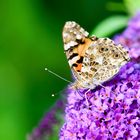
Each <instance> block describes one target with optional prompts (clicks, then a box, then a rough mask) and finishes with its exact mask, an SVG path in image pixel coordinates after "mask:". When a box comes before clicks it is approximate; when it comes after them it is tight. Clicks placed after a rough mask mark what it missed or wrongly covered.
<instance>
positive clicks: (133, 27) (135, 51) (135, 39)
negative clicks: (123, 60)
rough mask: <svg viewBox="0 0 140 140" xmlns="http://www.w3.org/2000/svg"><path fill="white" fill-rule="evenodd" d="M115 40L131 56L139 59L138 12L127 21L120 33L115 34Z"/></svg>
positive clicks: (139, 14) (139, 33)
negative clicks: (126, 49) (125, 26)
mask: <svg viewBox="0 0 140 140" xmlns="http://www.w3.org/2000/svg"><path fill="white" fill-rule="evenodd" d="M115 42H118V43H121V44H122V45H124V46H125V47H126V48H128V50H129V54H130V56H131V58H133V59H138V60H139V61H140V13H138V14H137V15H136V16H135V17H133V18H132V19H131V20H130V21H129V23H128V27H127V28H126V29H125V31H124V32H123V33H122V34H120V35H117V36H115Z"/></svg>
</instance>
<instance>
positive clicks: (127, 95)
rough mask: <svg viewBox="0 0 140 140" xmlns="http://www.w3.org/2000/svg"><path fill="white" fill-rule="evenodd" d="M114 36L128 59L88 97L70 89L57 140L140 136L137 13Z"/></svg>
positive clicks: (124, 139) (125, 139)
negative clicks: (120, 32) (63, 119)
mask: <svg viewBox="0 0 140 140" xmlns="http://www.w3.org/2000/svg"><path fill="white" fill-rule="evenodd" d="M114 40H115V42H116V43H121V44H122V45H123V46H124V47H126V48H127V49H128V50H129V54H130V57H131V61H130V62H129V63H127V64H126V65H125V66H123V67H122V68H121V70H120V72H119V73H118V74H117V75H116V76H115V77H114V78H113V79H112V80H110V81H108V82H106V83H104V87H105V88H104V87H101V86H99V87H96V89H94V90H91V91H89V92H88V94H87V100H86V98H85V96H84V94H85V92H86V91H85V90H82V89H78V90H75V89H71V88H70V89H69V91H68V98H67V107H66V109H65V112H66V115H65V123H64V125H63V126H62V128H61V130H60V140H140V63H139V62H140V13H138V14H137V15H136V16H135V17H134V18H132V19H131V20H130V21H129V24H128V27H127V29H126V30H125V31H124V32H123V33H122V34H120V35H117V36H115V38H114ZM82 95H83V96H82ZM87 101H88V102H87Z"/></svg>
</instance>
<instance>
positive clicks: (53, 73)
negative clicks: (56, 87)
mask: <svg viewBox="0 0 140 140" xmlns="http://www.w3.org/2000/svg"><path fill="white" fill-rule="evenodd" d="M45 70H46V71H48V72H49V73H51V74H52V75H55V76H56V77H58V78H60V79H62V80H63V81H66V82H68V83H72V82H71V81H69V80H67V79H66V78H63V77H62V76H60V75H58V74H56V73H55V72H53V71H51V70H49V69H48V68H45Z"/></svg>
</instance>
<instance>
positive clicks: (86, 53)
mask: <svg viewBox="0 0 140 140" xmlns="http://www.w3.org/2000/svg"><path fill="white" fill-rule="evenodd" d="M63 42H64V51H65V53H66V56H67V59H68V62H69V65H70V68H71V70H72V72H73V74H74V76H75V78H76V80H77V81H78V82H79V83H80V85H81V86H82V87H86V88H91V89H93V88H94V87H95V86H96V85H99V84H101V83H103V82H105V81H107V80H109V79H110V78H112V77H113V76H114V75H115V74H116V73H118V71H119V70H120V67H121V66H122V65H124V64H125V63H126V62H127V61H129V56H128V52H127V51H126V50H125V49H124V48H123V47H122V46H121V45H116V44H115V43H114V41H112V40H110V39H108V38H97V37H96V36H92V37H88V32H86V31H85V30H84V29H83V28H82V27H80V25H78V24H77V23H75V22H71V21H69V22H66V24H65V26H64V29H63Z"/></svg>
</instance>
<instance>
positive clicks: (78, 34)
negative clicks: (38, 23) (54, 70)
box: [63, 21, 90, 81]
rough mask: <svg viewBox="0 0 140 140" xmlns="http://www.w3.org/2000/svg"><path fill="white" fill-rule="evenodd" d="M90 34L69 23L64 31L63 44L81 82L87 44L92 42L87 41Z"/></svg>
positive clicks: (72, 68) (75, 24) (76, 76)
mask: <svg viewBox="0 0 140 140" xmlns="http://www.w3.org/2000/svg"><path fill="white" fill-rule="evenodd" d="M88 34H89V33H88V32H86V31H85V30H84V29H83V28H81V27H80V25H79V24H77V23H75V22H73V21H68V22H66V24H65V25H64V29H63V42H64V51H65V53H66V56H67V59H68V62H69V65H70V68H71V70H72V72H73V74H74V76H75V78H76V80H79V81H80V80H81V76H80V73H81V69H82V63H83V59H84V54H85V51H86V49H87V44H89V43H90V42H88V41H86V38H87V37H88Z"/></svg>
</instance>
